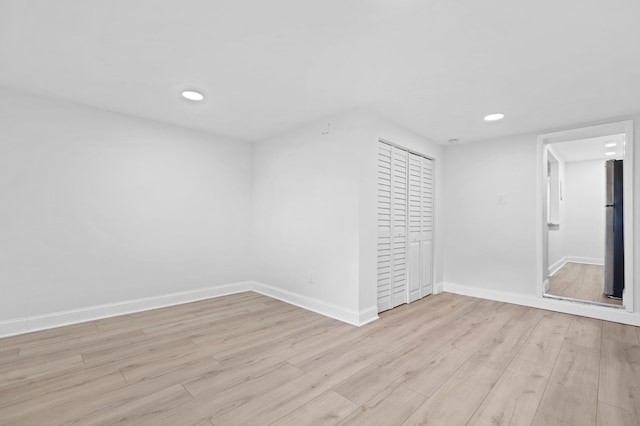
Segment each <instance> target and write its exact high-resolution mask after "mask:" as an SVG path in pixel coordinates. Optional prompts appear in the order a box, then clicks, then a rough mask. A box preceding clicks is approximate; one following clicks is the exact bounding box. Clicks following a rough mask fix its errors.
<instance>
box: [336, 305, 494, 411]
mask: <svg viewBox="0 0 640 426" xmlns="http://www.w3.org/2000/svg"><path fill="white" fill-rule="evenodd" d="M492 309H493V307H487V306H485V307H482V308H476V309H475V310H471V311H470V312H468V315H464V316H462V317H461V318H458V319H456V320H454V321H452V322H451V323H450V324H449V326H448V327H446V328H444V329H442V330H435V331H434V330H430V331H429V332H428V333H427V334H426V336H425V337H426V338H425V340H426V341H428V342H429V346H430V350H429V351H428V352H425V351H424V350H423V347H422V344H421V342H423V341H425V340H422V339H416V340H415V341H414V342H412V344H408V345H405V346H404V347H403V349H402V351H400V350H396V351H393V352H392V353H391V354H389V355H388V356H386V357H384V358H383V359H382V360H381V361H380V362H379V363H377V364H376V365H372V366H370V367H368V368H366V369H363V370H362V371H360V372H359V373H358V374H354V375H353V376H352V377H349V378H348V379H347V380H345V381H344V382H343V383H341V384H340V385H339V386H338V387H336V388H335V390H336V392H338V393H339V394H341V395H342V396H344V397H346V398H348V399H350V400H351V401H354V402H356V403H358V404H364V403H366V402H367V401H368V400H370V399H371V398H373V397H374V396H375V395H377V394H379V393H380V392H382V391H383V390H384V389H385V388H386V387H387V386H388V385H389V383H395V382H396V381H397V380H398V379H401V382H402V383H403V384H404V385H405V386H407V387H409V388H410V389H412V390H414V391H416V392H418V393H421V394H423V395H427V393H426V392H425V391H424V390H423V388H424V386H423V385H424V383H421V382H424V381H425V380H429V381H430V383H434V382H436V381H437V384H438V385H439V384H440V383H441V382H442V381H444V380H445V379H446V378H447V377H449V375H451V374H452V373H453V372H454V371H455V370H456V369H457V368H458V367H459V366H460V365H461V364H462V363H463V362H464V361H465V360H466V359H467V358H468V357H469V356H470V353H465V352H464V350H462V349H458V346H460V345H462V346H464V347H467V346H469V345H470V344H471V345H473V344H477V345H479V344H480V342H479V341H481V340H483V339H484V334H483V333H486V332H494V331H495V330H494V329H492V326H489V325H488V326H487V327H486V328H485V329H484V330H482V331H481V328H480V327H478V324H480V323H482V322H483V321H486V323H487V324H491V322H490V319H493V318H494V315H493V311H492ZM501 320H502V317H500V319H499V320H498V321H497V322H496V323H495V324H494V326H498V327H499V326H500V325H501V323H500V322H499V321H501ZM471 330H478V331H479V333H478V334H474V333H472V332H471ZM480 334H483V336H480ZM465 336H466V337H469V339H465ZM476 339H478V340H476Z"/></svg>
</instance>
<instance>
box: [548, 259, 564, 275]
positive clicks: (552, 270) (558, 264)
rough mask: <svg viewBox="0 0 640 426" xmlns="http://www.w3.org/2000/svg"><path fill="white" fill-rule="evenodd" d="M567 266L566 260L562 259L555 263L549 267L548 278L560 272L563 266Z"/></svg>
mask: <svg viewBox="0 0 640 426" xmlns="http://www.w3.org/2000/svg"><path fill="white" fill-rule="evenodd" d="M566 264H567V258H566V257H563V258H562V259H560V260H558V261H557V262H555V263H554V264H553V265H551V266H549V276H550V277H551V276H553V274H555V273H556V272H558V271H559V270H560V268H562V267H563V266H564V265H566Z"/></svg>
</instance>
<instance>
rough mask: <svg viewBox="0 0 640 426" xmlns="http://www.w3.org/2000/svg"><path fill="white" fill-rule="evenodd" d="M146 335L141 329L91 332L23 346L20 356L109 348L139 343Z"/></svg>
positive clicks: (75, 352) (43, 355) (36, 356)
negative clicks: (73, 337)
mask: <svg viewBox="0 0 640 426" xmlns="http://www.w3.org/2000/svg"><path fill="white" fill-rule="evenodd" d="M145 338H146V336H145V334H144V333H143V332H142V331H141V330H122V329H113V330H110V331H106V332H101V333H95V334H89V335H86V336H81V337H78V338H77V339H70V340H66V341H64V342H60V343H57V342H53V343H51V342H49V343H46V344H44V343H43V344H40V345H31V346H21V347H20V358H21V359H29V358H38V357H51V356H56V357H59V356H65V355H76V354H81V353H82V352H84V351H98V350H101V349H107V348H118V347H122V346H127V345H128V344H133V343H138V342H140V340H142V339H145Z"/></svg>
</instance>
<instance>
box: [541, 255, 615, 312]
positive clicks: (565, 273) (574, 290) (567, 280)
mask: <svg viewBox="0 0 640 426" xmlns="http://www.w3.org/2000/svg"><path fill="white" fill-rule="evenodd" d="M603 291H604V266H602V265H587V264H585V263H572V262H568V263H566V264H565V265H564V266H563V267H562V268H560V269H559V270H558V271H557V272H556V273H555V274H553V275H552V276H551V277H549V292H548V294H552V295H554V296H563V297H572V298H574V299H580V300H589V301H592V302H600V303H608V304H611V305H618V306H621V305H622V300H618V299H610V298H608V297H607V296H605V295H604V294H603Z"/></svg>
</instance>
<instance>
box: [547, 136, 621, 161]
mask: <svg viewBox="0 0 640 426" xmlns="http://www.w3.org/2000/svg"><path fill="white" fill-rule="evenodd" d="M624 138H625V135H624V134H621V135H613V136H599V137H596V138H589V139H580V140H576V141H569V142H560V143H554V144H553V145H552V146H553V150H554V151H555V152H556V153H557V154H558V156H559V157H560V159H561V160H563V161H565V162H567V163H569V162H573V161H587V160H601V159H605V160H610V159H617V160H618V159H622V158H623V157H624ZM608 143H615V144H616V146H614V147H605V144H608ZM607 152H615V155H606V153H607Z"/></svg>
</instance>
